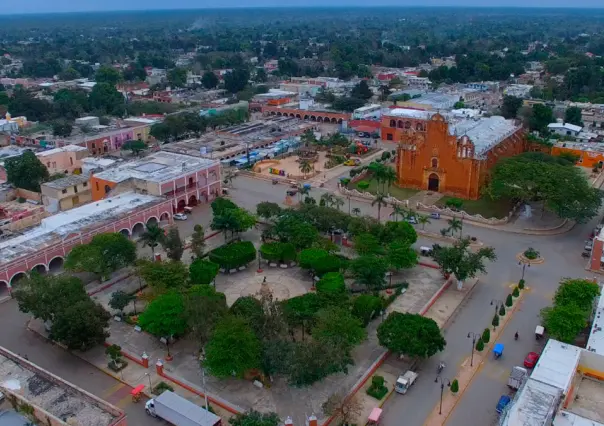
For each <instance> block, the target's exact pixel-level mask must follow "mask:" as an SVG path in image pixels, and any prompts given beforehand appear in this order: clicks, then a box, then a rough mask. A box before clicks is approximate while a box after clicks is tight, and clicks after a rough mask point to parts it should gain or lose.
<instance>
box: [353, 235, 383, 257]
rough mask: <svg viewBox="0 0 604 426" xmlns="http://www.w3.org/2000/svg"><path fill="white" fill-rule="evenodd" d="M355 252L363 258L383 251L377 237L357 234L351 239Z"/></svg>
mask: <svg viewBox="0 0 604 426" xmlns="http://www.w3.org/2000/svg"><path fill="white" fill-rule="evenodd" d="M352 240H353V242H354V249H355V251H356V252H357V253H358V254H359V255H361V256H363V255H369V254H381V253H382V252H383V251H384V250H383V249H382V247H381V244H380V241H379V240H378V239H377V237H375V236H373V235H371V234H359V235H355V236H354V237H353V239H352Z"/></svg>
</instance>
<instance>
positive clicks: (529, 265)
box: [518, 262, 531, 280]
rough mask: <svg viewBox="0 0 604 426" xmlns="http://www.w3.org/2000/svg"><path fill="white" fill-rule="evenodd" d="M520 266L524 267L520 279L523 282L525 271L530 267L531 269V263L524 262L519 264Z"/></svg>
mask: <svg viewBox="0 0 604 426" xmlns="http://www.w3.org/2000/svg"><path fill="white" fill-rule="evenodd" d="M518 265H522V278H520V279H521V280H523V279H524V271H525V269H526V267H527V266H528V267H529V268H530V267H531V263H530V262H528V263H524V262H518Z"/></svg>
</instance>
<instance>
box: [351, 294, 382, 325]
mask: <svg viewBox="0 0 604 426" xmlns="http://www.w3.org/2000/svg"><path fill="white" fill-rule="evenodd" d="M381 311H382V299H381V298H379V297H378V296H373V295H371V294H361V295H360V296H357V297H355V298H354V300H353V302H352V315H354V316H356V317H357V318H359V319H360V320H361V321H362V322H363V325H365V327H366V326H367V325H368V324H369V322H370V321H371V320H372V319H373V318H375V317H376V316H377V315H378V314H379V313H380V312H381Z"/></svg>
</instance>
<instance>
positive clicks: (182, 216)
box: [172, 213, 189, 220]
mask: <svg viewBox="0 0 604 426" xmlns="http://www.w3.org/2000/svg"><path fill="white" fill-rule="evenodd" d="M172 217H173V218H174V220H187V219H188V218H189V217H188V216H187V215H186V214H184V213H176V214H175V215H174V216H172Z"/></svg>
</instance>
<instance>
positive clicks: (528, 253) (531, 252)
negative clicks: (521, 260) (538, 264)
mask: <svg viewBox="0 0 604 426" xmlns="http://www.w3.org/2000/svg"><path fill="white" fill-rule="evenodd" d="M523 254H524V257H526V258H527V259H529V260H535V259H537V258H538V257H539V256H540V253H539V252H538V251H537V250H535V249H534V248H532V247H529V248H528V249H526V250H525V251H524V253H523Z"/></svg>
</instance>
